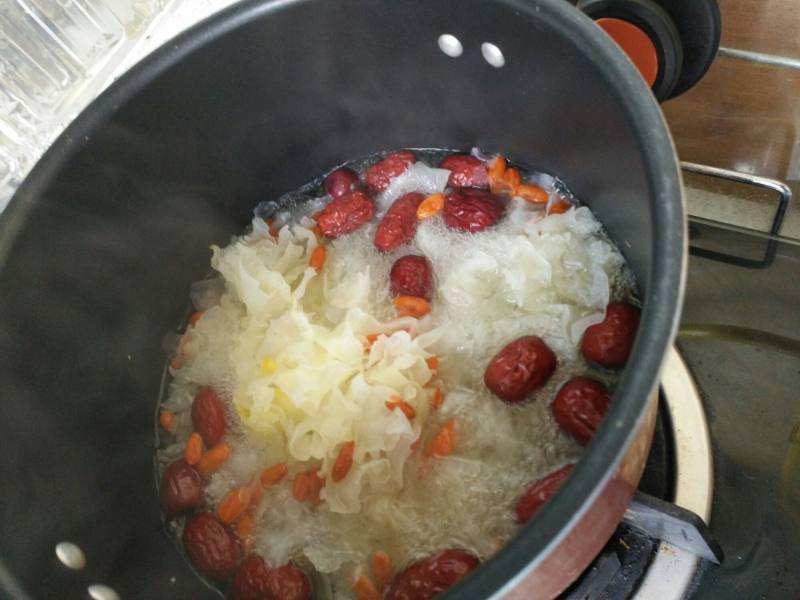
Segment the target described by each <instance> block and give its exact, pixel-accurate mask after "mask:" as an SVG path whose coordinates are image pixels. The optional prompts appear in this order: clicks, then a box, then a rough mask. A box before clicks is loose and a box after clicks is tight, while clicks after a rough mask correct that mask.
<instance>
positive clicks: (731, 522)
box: [562, 165, 800, 600]
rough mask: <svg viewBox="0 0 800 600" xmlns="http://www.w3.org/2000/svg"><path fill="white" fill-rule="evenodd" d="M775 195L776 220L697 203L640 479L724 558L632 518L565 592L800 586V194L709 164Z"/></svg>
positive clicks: (708, 593)
mask: <svg viewBox="0 0 800 600" xmlns="http://www.w3.org/2000/svg"><path fill="white" fill-rule="evenodd" d="M684 169H686V170H689V171H691V172H692V173H695V174H697V173H699V174H700V179H698V178H697V176H696V175H695V176H693V177H692V178H687V195H688V196H690V197H691V194H692V193H693V192H694V190H693V188H692V187H691V184H692V182H694V183H699V184H700V185H703V186H704V185H706V184H707V183H708V182H704V181H702V178H704V177H711V178H720V177H722V178H725V179H727V180H735V181H738V182H739V183H740V184H744V185H748V186H757V187H761V188H764V189H769V190H772V191H773V192H775V193H776V195H777V202H776V208H775V209H774V212H772V213H771V214H772V217H771V219H772V220H771V224H770V230H771V233H761V232H757V231H753V230H749V229H744V228H739V227H735V226H731V225H727V224H723V223H721V222H718V221H712V220H709V219H704V218H699V217H691V218H690V220H689V232H690V259H689V270H688V282H687V291H686V300H685V305H684V309H683V315H682V320H681V326H680V330H679V333H678V339H677V342H676V345H675V347H674V348H673V350H672V351H671V352H670V353H669V355H668V357H667V360H666V362H665V365H664V369H663V374H662V380H661V393H660V415H659V422H658V425H657V431H656V436H655V437H654V442H653V449H652V451H651V455H650V458H649V461H648V465H647V468H646V471H645V475H644V477H643V479H642V483H641V485H640V490H642V491H644V492H646V493H648V494H651V495H653V496H656V497H658V498H661V499H664V500H667V501H669V502H672V503H674V504H675V505H677V506H679V507H683V508H686V509H689V510H691V511H692V512H694V513H695V514H697V515H698V516H699V517H701V518H702V519H703V520H704V521H705V522H706V523H708V525H709V530H708V531H709V533H710V534H711V535H712V536H713V538H714V539H715V540H716V541H717V542H718V543H719V545H720V546H721V548H722V549H723V551H724V559H723V560H722V562H721V564H719V565H715V564H712V562H711V561H708V560H705V559H702V558H700V557H698V556H697V555H696V554H693V553H692V552H688V551H686V550H684V549H682V548H679V547H676V546H673V545H672V544H669V543H667V542H658V541H656V540H654V539H653V538H651V537H649V536H648V535H645V534H642V533H641V531H639V530H637V529H635V528H631V527H630V526H629V525H627V524H625V523H623V524H622V525H621V526H620V528H619V529H618V530H617V532H616V534H615V535H614V536H613V537H612V539H611V540H610V541H609V543H608V545H607V546H606V548H605V549H604V551H603V553H601V555H600V556H599V557H598V558H597V560H596V561H595V563H594V564H593V565H592V566H591V567H590V568H589V569H588V570H587V572H586V573H585V574H584V575H583V577H582V578H581V580H579V581H578V582H577V583H576V584H575V585H574V586H573V587H572V588H571V589H570V590H568V591H567V592H566V593H565V594H563V596H562V598H563V599H564V600H590V599H592V600H593V599H601V598H602V599H622V598H636V599H638V600H644V599H651V598H652V599H656V598H657V599H660V600H663V599H667V598H693V599H700V600H704V599H717V598H719V599H722V598H731V597H734V596H738V597H742V598H759V599H761V598H764V599H767V598H794V597H797V595H798V593H800V573H798V571H797V570H796V569H795V568H794V565H796V564H797V561H798V559H800V409H798V406H797V402H796V397H797V396H796V389H797V388H796V386H797V384H798V383H800V377H798V374H800V319H798V317H797V314H798V313H797V299H798V298H800V278H798V277H797V273H798V272H800V271H798V266H800V243H798V242H797V241H794V240H791V239H788V238H781V237H779V236H778V235H777V232H778V231H779V229H780V226H781V220H782V217H783V214H785V211H786V208H787V205H788V204H789V201H790V198H791V195H790V193H789V191H788V189H787V188H786V187H785V186H784V185H782V184H780V183H779V182H774V181H771V180H766V179H762V178H759V177H753V176H750V175H747V174H744V173H733V172H729V171H723V170H719V169H713V168H706V167H702V166H700V165H684Z"/></svg>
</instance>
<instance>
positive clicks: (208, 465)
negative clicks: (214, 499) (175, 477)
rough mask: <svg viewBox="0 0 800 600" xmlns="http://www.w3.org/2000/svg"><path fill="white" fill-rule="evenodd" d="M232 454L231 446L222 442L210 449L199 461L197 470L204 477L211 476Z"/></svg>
mask: <svg viewBox="0 0 800 600" xmlns="http://www.w3.org/2000/svg"><path fill="white" fill-rule="evenodd" d="M230 455H231V447H230V446H229V445H228V444H226V443H225V442H220V443H219V444H217V445H216V446H214V447H213V448H211V449H210V450H208V451H207V452H206V453H205V454H203V457H202V458H201V459H200V460H199V461H198V463H197V470H198V471H199V472H200V475H202V476H203V477H210V476H211V475H212V474H214V473H216V472H217V470H219V468H220V467H221V466H222V465H224V464H225V461H227V460H228V458H229V457H230Z"/></svg>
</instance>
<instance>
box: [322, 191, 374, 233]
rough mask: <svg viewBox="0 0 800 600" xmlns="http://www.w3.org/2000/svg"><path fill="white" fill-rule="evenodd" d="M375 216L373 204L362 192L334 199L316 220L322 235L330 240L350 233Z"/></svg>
mask: <svg viewBox="0 0 800 600" xmlns="http://www.w3.org/2000/svg"><path fill="white" fill-rule="evenodd" d="M374 215H375V204H374V203H373V202H372V199H371V198H370V197H369V196H367V195H366V194H365V193H364V192H350V193H348V194H345V195H344V196H339V197H338V198H334V199H333V200H331V202H330V203H329V204H328V206H326V207H325V208H324V209H323V210H322V213H321V214H320V215H319V218H318V219H317V225H319V228H320V230H322V233H323V234H324V235H325V236H326V237H329V238H331V239H334V238H337V237H339V236H341V235H346V234H348V233H352V232H353V231H355V230H356V229H358V228H359V227H361V226H362V225H364V224H366V223H369V221H370V220H371V219H372V217H373V216H374Z"/></svg>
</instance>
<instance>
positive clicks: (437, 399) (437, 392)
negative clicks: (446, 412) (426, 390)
mask: <svg viewBox="0 0 800 600" xmlns="http://www.w3.org/2000/svg"><path fill="white" fill-rule="evenodd" d="M443 403H444V394H443V393H442V390H441V389H440V388H438V387H437V388H434V389H433V398H431V408H432V409H433V410H439V408H440V407H441V406H442V404H443Z"/></svg>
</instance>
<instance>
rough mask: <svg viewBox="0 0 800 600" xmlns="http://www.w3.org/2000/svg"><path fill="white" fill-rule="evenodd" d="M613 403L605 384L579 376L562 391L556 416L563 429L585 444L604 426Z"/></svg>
mask: <svg viewBox="0 0 800 600" xmlns="http://www.w3.org/2000/svg"><path fill="white" fill-rule="evenodd" d="M610 403H611V397H610V396H609V394H608V390H607V389H606V388H605V386H603V384H601V383H598V382H597V381H595V380H594V379H590V378H588V377H575V378H574V379H570V380H569V381H568V382H567V383H566V384H564V386H563V387H562V388H561V389H560V390H558V393H557V394H556V397H555V400H553V406H552V408H553V416H554V417H555V420H556V423H558V425H559V427H561V429H563V430H564V431H565V432H566V433H568V434H569V435H571V436H572V437H574V438H575V439H576V440H577V441H578V443H580V444H582V445H584V446H585V445H586V444H588V443H589V442H590V441H591V439H592V438H593V437H594V434H595V433H596V432H597V429H598V427H600V423H601V422H602V421H603V418H604V417H605V416H606V413H607V412H608V405H609V404H610Z"/></svg>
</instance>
